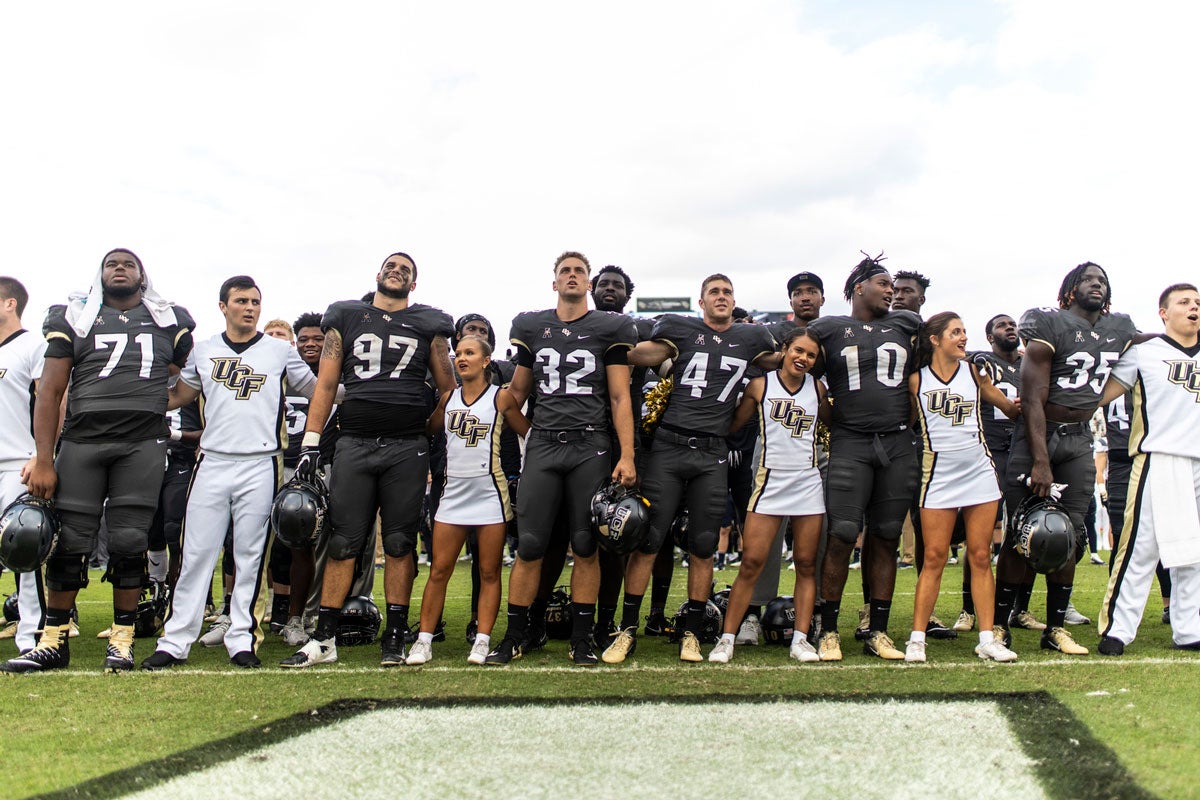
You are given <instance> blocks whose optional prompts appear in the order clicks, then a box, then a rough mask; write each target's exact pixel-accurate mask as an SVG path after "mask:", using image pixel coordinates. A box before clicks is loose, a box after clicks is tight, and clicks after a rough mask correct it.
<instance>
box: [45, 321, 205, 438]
mask: <svg viewBox="0 0 1200 800" xmlns="http://www.w3.org/2000/svg"><path fill="white" fill-rule="evenodd" d="M66 311H67V307H66V306H63V305H59V306H51V307H50V310H49V311H48V312H46V322H45V324H44V325H43V327H42V332H43V333H44V334H45V336H46V343H47V344H46V357H47V358H71V359H73V362H74V363H73V366H72V368H71V383H70V388H69V389H68V391H67V416H68V417H69V418H70V417H74V416H76V415H79V414H90V413H93V412H102V411H118V412H129V411H133V412H137V411H143V412H153V413H155V414H157V415H159V416H160V417H163V418H164V422H163V430H166V423H165V415H166V413H167V376H168V367H169V366H170V365H171V364H175V365H176V366H178V367H182V366H183V365H184V364H185V363H187V357H188V353H190V352H191V350H192V334H191V332H192V329H193V328H195V327H196V323H195V321H194V320H193V319H192V316H191V314H189V313H188V312H187V309H185V308H183V307H182V306H175V307H174V311H175V321H176V322H175V324H174V325H169V326H167V327H162V328H160V327H159V326H158V325H157V324H155V322H154V318H153V317H151V316H150V310H149V309H148V308H146V307H145V306H144V305H137V306H134V307H133V308H131V309H128V310H127V311H120V310H118V309H115V308H109V307H108V306H102V307H101V308H100V313H99V314H98V315H97V317H96V321H95V322H94V323H93V324H92V329H91V330H90V331H88V334H87V336H78V335H77V334H76V333H75V330H74V329H73V328H72V327H71V325H70V324H69V323H68V322H67V318H66Z"/></svg>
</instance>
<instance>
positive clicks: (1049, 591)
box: [1046, 581, 1071, 628]
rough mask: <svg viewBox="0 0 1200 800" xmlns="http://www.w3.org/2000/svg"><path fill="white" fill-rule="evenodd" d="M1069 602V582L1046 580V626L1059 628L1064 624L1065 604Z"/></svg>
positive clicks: (1065, 616)
mask: <svg viewBox="0 0 1200 800" xmlns="http://www.w3.org/2000/svg"><path fill="white" fill-rule="evenodd" d="M1070 604H1071V584H1069V583H1051V582H1050V581H1046V627H1047V628H1061V627H1062V626H1063V625H1065V624H1066V619H1067V606H1069V605H1070Z"/></svg>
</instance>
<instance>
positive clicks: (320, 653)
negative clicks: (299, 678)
mask: <svg viewBox="0 0 1200 800" xmlns="http://www.w3.org/2000/svg"><path fill="white" fill-rule="evenodd" d="M335 661H337V644H336V640H335V639H326V640H325V641H323V642H322V641H320V640H319V639H310V640H309V642H308V644H306V645H304V647H301V648H300V649H299V650H297V651H296V652H295V653H293V654H292V655H290V656H288V657H287V658H285V659H284V660H283V661H280V662H279V666H281V667H289V668H296V669H300V668H303V667H311V666H313V665H314V664H332V663H333V662H335Z"/></svg>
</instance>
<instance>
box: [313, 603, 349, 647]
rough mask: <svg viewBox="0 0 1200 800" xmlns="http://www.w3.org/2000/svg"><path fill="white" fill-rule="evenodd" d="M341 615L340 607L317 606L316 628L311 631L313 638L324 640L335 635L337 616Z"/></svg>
mask: <svg viewBox="0 0 1200 800" xmlns="http://www.w3.org/2000/svg"><path fill="white" fill-rule="evenodd" d="M341 615H342V610H341V609H340V608H330V607H329V606H319V607H318V608H317V629H316V630H315V631H313V638H314V639H316V640H317V641H321V642H324V641H328V640H329V639H332V638H333V637H335V636H337V626H338V618H339V617H341Z"/></svg>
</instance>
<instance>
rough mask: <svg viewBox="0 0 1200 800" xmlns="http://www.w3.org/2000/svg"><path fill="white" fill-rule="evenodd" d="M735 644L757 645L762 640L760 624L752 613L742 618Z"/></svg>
mask: <svg viewBox="0 0 1200 800" xmlns="http://www.w3.org/2000/svg"><path fill="white" fill-rule="evenodd" d="M733 641H734V643H735V644H748V645H757V644H759V643H760V642H762V625H761V624H760V623H759V621H758V617H756V616H755V615H754V614H751V615H750V616H748V617H746V618H745V619H744V620H742V626H741V627H740V628H738V632H737V638H735V639H734V640H733Z"/></svg>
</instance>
